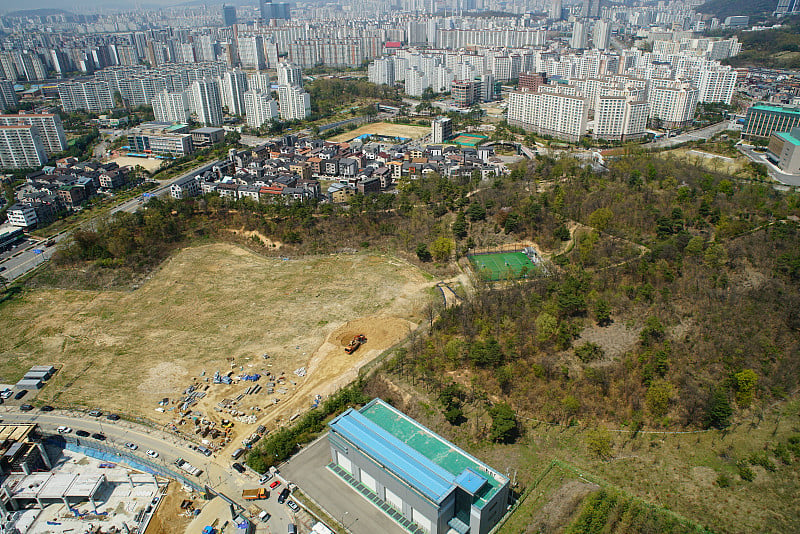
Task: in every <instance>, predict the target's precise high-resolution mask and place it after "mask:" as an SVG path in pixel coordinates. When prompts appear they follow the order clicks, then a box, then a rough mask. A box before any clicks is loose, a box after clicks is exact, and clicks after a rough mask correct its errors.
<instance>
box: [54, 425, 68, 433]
mask: <svg viewBox="0 0 800 534" xmlns="http://www.w3.org/2000/svg"><path fill="white" fill-rule="evenodd" d="M56 431H57V432H58V433H59V434H69V433H70V432H72V429H71V428H70V427H68V426H60V427H58V428H56Z"/></svg>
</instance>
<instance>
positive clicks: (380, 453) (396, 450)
mask: <svg viewBox="0 0 800 534" xmlns="http://www.w3.org/2000/svg"><path fill="white" fill-rule="evenodd" d="M329 426H330V428H331V431H332V432H334V433H335V434H339V435H340V436H342V437H344V438H345V439H346V440H347V441H349V442H350V443H352V444H353V445H354V446H356V447H358V448H359V449H360V450H362V451H363V452H365V453H366V454H367V455H369V456H370V457H372V458H373V459H375V460H376V461H378V462H379V463H380V464H381V465H383V466H384V467H385V468H386V469H388V470H389V471H391V472H392V473H394V474H395V475H397V476H398V477H399V478H400V479H401V480H403V481H405V482H406V483H407V484H409V485H410V486H411V487H412V488H414V489H416V490H417V491H419V492H420V493H422V494H423V495H424V496H425V497H427V498H429V499H430V500H432V501H433V502H435V503H437V504H438V503H441V502H442V501H443V500H444V498H445V497H447V495H449V494H450V492H451V491H452V489H453V486H454V476H453V475H452V474H451V473H449V472H447V471H446V470H445V469H444V468H442V467H440V466H438V465H436V464H435V463H433V462H432V461H431V460H429V459H428V458H426V457H424V456H423V455H422V454H420V453H419V452H417V451H415V450H414V449H412V448H411V447H410V446H408V445H407V444H405V443H404V442H402V441H401V440H399V439H398V438H396V437H395V436H393V435H391V434H390V433H389V432H387V431H386V430H384V429H383V428H381V427H380V426H378V425H376V424H375V423H373V422H372V421H370V420H369V419H367V418H366V417H364V416H363V415H362V414H361V413H359V412H357V411H356V410H353V409H352V408H350V409H348V410H347V411H346V412H344V413H343V414H342V415H340V416H339V417H337V418H336V419H334V420H333V421H331V422H330V423H329Z"/></svg>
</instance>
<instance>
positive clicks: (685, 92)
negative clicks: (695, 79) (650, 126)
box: [647, 79, 699, 128]
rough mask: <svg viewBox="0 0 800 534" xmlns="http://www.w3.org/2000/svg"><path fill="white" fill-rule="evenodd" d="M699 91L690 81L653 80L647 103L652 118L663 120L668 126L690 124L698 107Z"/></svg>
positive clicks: (677, 126)
mask: <svg viewBox="0 0 800 534" xmlns="http://www.w3.org/2000/svg"><path fill="white" fill-rule="evenodd" d="M698 93H699V91H698V90H697V88H696V87H694V86H693V85H691V84H690V83H688V82H682V81H680V80H663V79H657V80H651V86H650V90H649V91H648V97H647V103H648V105H649V107H650V111H649V114H650V118H651V119H657V120H659V121H661V124H662V125H663V126H665V127H667V128H680V127H682V126H685V125H687V124H689V123H690V122H691V121H692V119H693V118H694V112H695V109H697V98H698Z"/></svg>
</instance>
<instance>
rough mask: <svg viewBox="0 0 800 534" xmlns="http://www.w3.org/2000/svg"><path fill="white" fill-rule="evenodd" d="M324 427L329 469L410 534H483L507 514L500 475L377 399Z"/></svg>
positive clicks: (504, 480) (503, 479)
mask: <svg viewBox="0 0 800 534" xmlns="http://www.w3.org/2000/svg"><path fill="white" fill-rule="evenodd" d="M328 426H329V428H330V432H329V433H328V441H329V443H330V447H331V458H332V459H333V461H332V463H331V464H330V467H331V469H332V471H334V472H335V473H337V474H339V475H340V476H341V477H342V478H343V479H344V480H345V481H346V482H347V483H350V484H351V485H354V486H358V487H359V488H360V489H364V488H366V491H367V492H368V493H369V495H368V496H367V498H368V499H369V500H371V501H372V502H374V503H376V505H377V506H378V507H379V508H381V509H383V510H384V511H386V506H385V505H388V506H389V507H391V509H392V510H390V511H387V514H388V515H390V516H391V517H393V518H394V519H395V520H397V521H398V522H399V523H400V524H401V525H403V526H404V527H405V528H406V529H407V530H410V531H411V532H428V533H430V534H440V533H441V534H444V533H450V532H456V533H458V534H485V533H487V532H489V531H490V530H491V529H492V528H493V527H494V526H495V525H496V524H497V522H498V521H499V520H500V518H501V517H503V514H504V513H505V512H506V508H507V504H508V492H509V484H508V478H507V477H505V476H503V475H502V474H500V473H499V472H497V471H495V470H494V469H492V468H491V467H489V466H488V465H486V464H485V463H483V462H481V461H480V460H478V459H477V458H475V457H473V456H471V455H470V454H468V453H466V452H465V451H463V450H461V449H460V448H458V447H456V446H455V445H453V444H452V443H450V442H449V441H447V440H445V439H444V438H442V437H441V436H439V435H437V434H435V433H434V432H433V431H431V430H429V429H428V428H426V427H424V426H422V425H421V424H419V423H418V422H417V421H415V420H413V419H411V418H410V417H408V416H407V415H405V414H403V413H402V412H400V411H399V410H397V409H395V408H394V407H392V406H390V405H389V404H387V403H385V402H384V401H382V400H381V399H373V400H372V401H371V402H370V403H369V404H367V405H366V406H364V407H363V408H362V409H361V410H354V409H352V408H351V409H349V410H347V411H346V412H344V413H343V414H341V415H340V416H338V417H337V418H335V419H334V420H333V421H331V422H330V423H329V424H328ZM361 493H362V494H365V492H364V491H361ZM365 496H366V495H365ZM409 525H411V527H410V528H409Z"/></svg>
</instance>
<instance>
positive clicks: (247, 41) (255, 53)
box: [238, 35, 266, 70]
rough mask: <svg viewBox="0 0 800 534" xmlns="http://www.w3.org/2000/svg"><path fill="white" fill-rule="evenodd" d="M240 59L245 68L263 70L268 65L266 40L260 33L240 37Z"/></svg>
mask: <svg viewBox="0 0 800 534" xmlns="http://www.w3.org/2000/svg"><path fill="white" fill-rule="evenodd" d="M238 43H239V61H240V62H241V63H242V68H243V69H251V70H261V69H263V68H265V67H266V61H265V60H264V40H263V38H262V37H261V36H260V35H250V36H246V37H239V40H238Z"/></svg>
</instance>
